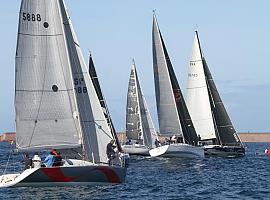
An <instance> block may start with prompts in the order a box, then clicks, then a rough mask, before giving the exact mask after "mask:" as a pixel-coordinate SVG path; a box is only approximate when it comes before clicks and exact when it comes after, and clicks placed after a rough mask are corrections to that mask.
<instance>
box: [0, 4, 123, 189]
mask: <svg viewBox="0 0 270 200" xmlns="http://www.w3.org/2000/svg"><path fill="white" fill-rule="evenodd" d="M15 68H16V84H15V110H16V150H17V151H18V152H19V153H33V152H39V153H40V154H42V152H44V151H48V150H51V149H57V150H58V151H60V152H61V155H62V158H63V160H62V164H61V166H57V167H43V166H42V165H34V166H32V167H30V168H29V169H26V170H24V171H22V172H17V173H14V174H4V175H2V176H0V187H20V186H32V187H36V186H59V185H61V186H66V185H89V184H94V185H96V184H115V183H122V182H123V181H124V180H125V176H126V167H125V166H123V165H121V162H120V161H121V160H120V159H116V160H115V163H113V164H112V165H109V164H108V159H107V155H106V146H107V144H108V143H109V142H110V141H111V140H112V139H113V138H114V136H113V135H112V134H111V130H110V127H109V125H108V123H107V120H106V118H105V116H104V113H103V108H102V107H101V105H100V101H99V98H98V94H97V91H96V90H95V87H94V85H93V82H92V80H91V78H90V75H89V73H88V71H87V67H86V64H85V62H84V59H83V56H82V52H81V48H80V46H79V42H78V40H77V38H76V35H75V32H74V29H73V27H72V24H71V21H70V17H69V16H68V14H67V9H66V6H65V4H64V1H63V0H40V1H36V0H22V2H21V8H20V14H19V29H18V39H17V49H16V66H15ZM118 161H119V162H118Z"/></svg>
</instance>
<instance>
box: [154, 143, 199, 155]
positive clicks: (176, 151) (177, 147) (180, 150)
mask: <svg viewBox="0 0 270 200" xmlns="http://www.w3.org/2000/svg"><path fill="white" fill-rule="evenodd" d="M149 153H150V155H151V156H152V157H157V156H162V157H174V158H204V151H203V149H202V148H201V147H196V146H191V145H188V144H182V143H177V144H169V145H164V146H160V147H157V148H154V149H151V150H150V151H149Z"/></svg>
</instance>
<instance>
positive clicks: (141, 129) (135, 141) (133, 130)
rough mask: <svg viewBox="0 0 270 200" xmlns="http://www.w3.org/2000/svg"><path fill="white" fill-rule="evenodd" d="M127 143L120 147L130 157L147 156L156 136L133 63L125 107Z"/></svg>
mask: <svg viewBox="0 0 270 200" xmlns="http://www.w3.org/2000/svg"><path fill="white" fill-rule="evenodd" d="M126 136H127V140H128V141H127V142H126V144H125V145H123V146H122V148H123V150H124V151H125V152H127V153H129V154H130V155H132V154H133V155H149V149H152V148H153V147H154V143H155V141H156V139H157V140H158V136H157V133H156V130H155V128H154V125H153V121H152V118H151V116H150V112H149V110H148V107H147V104H146V100H145V98H144V95H143V93H142V90H141V86H140V83H139V79H138V75H137V70H136V65H135V61H134V60H133V63H132V66H131V72H130V77H129V85H128V94H127V107H126Z"/></svg>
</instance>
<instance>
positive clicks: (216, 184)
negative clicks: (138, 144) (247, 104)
mask: <svg viewBox="0 0 270 200" xmlns="http://www.w3.org/2000/svg"><path fill="white" fill-rule="evenodd" d="M245 146H246V156H244V157H240V158H220V157H209V158H205V159H203V160H183V159H172V158H150V157H140V156H134V157H131V160H130V165H129V168H128V171H127V177H126V182H125V183H123V184H118V185H110V186H76V187H46V188H45V187H41V188H31V187H30V188H28V187H27V188H3V189H0V199H5V200H8V199H13V200H14V199H80V200H82V199H140V200H144V199H146V200H147V199H151V200H152V199H175V200H177V199H187V200H189V199H190V200H191V199H192V200H193V199H207V200H208V199H270V189H269V183H270V156H265V155H264V150H265V149H266V148H270V143H246V144H245ZM0 148H1V149H0V154H1V155H0V156H1V170H2V171H1V172H3V169H4V168H5V164H6V161H7V159H8V157H9V151H10V148H9V145H8V144H5V143H2V144H0ZM21 159H22V158H21V157H20V156H17V157H10V161H11V160H13V162H17V164H19V163H20V161H21ZM16 168H17V167H15V170H17V169H16Z"/></svg>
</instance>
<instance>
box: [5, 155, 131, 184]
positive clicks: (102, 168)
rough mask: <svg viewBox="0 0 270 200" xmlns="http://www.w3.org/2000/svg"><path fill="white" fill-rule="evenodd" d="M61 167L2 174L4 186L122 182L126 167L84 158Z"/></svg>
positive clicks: (70, 161)
mask: <svg viewBox="0 0 270 200" xmlns="http://www.w3.org/2000/svg"><path fill="white" fill-rule="evenodd" d="M69 163H73V164H68V163H67V162H65V164H64V165H63V166H60V167H39V168H31V169H26V170H25V171H23V172H22V173H21V174H20V173H17V174H6V175H2V176H0V188H3V187H26V186H31V187H40V186H70V185H105V184H116V183H122V182H124V180H125V175H126V168H124V167H120V166H108V165H97V164H93V163H91V162H87V161H82V160H69Z"/></svg>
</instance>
